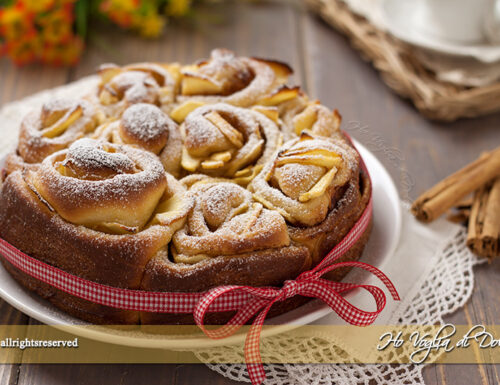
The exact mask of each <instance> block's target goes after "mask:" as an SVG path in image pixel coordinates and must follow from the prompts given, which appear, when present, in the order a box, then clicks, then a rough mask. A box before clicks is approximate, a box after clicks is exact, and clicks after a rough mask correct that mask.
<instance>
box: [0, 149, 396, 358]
mask: <svg viewBox="0 0 500 385" xmlns="http://www.w3.org/2000/svg"><path fill="white" fill-rule="evenodd" d="M353 142H354V145H355V147H356V149H357V150H358V152H359V153H360V155H361V157H362V158H363V159H364V160H365V163H366V165H367V167H368V169H370V168H371V169H372V170H373V169H378V172H379V173H381V175H383V178H384V179H386V180H387V183H384V184H383V185H384V190H385V191H386V192H387V193H388V194H389V196H390V197H391V200H390V201H391V206H392V207H393V208H394V209H395V217H394V218H393V219H394V221H395V230H396V231H395V233H394V234H393V235H392V238H391V244H390V245H389V246H388V251H387V253H386V255H384V256H383V258H382V260H381V261H380V264H379V267H381V266H382V265H383V264H384V261H386V260H387V259H388V257H389V256H391V255H392V254H393V253H394V251H395V250H396V247H397V245H398V242H399V238H400V235H401V227H402V210H401V206H400V204H399V194H398V192H397V189H396V186H395V184H394V181H393V180H392V178H391V176H390V174H389V172H388V171H387V169H386V168H385V167H384V165H383V164H382V163H381V162H380V161H379V160H378V159H377V157H376V156H375V155H374V154H373V153H372V152H371V151H369V150H368V149H367V148H366V147H365V146H363V145H362V144H361V143H359V142H358V141H357V140H356V139H353ZM2 163H3V159H0V164H2ZM371 174H372V175H373V172H372V173H371ZM0 269H2V270H4V271H5V268H4V267H3V265H1V264H0ZM5 273H6V274H9V273H8V272H6V271H5ZM9 276H10V274H9ZM11 278H12V277H11ZM12 281H13V283H14V285H15V287H14V288H13V289H12V290H8V291H6V290H5V287H4V286H3V285H1V284H0V298H2V299H3V300H5V301H6V302H7V303H9V304H10V305H11V306H13V307H15V308H16V309H18V310H19V311H21V312H23V313H24V314H27V315H28V316H30V317H32V318H34V319H36V320H37V321H39V322H42V323H44V324H46V325H50V326H52V327H54V328H56V329H59V330H62V331H66V332H68V331H70V332H71V333H72V334H74V335H77V336H80V337H84V338H89V339H92V340H98V341H102V342H106V343H111V344H115V345H123V346H129V347H138V348H153V349H176V348H182V349H184V350H189V349H195V348H198V349H199V348H210V347H216V346H221V345H233V344H237V343H241V342H243V341H244V338H245V335H244V334H243V333H236V334H234V335H232V336H230V337H227V338H225V339H223V340H212V339H209V338H208V337H206V336H204V335H201V334H200V335H199V336H198V335H197V336H195V337H191V338H172V337H173V336H169V337H170V338H157V337H158V336H157V335H155V338H145V337H137V336H124V335H123V334H121V333H117V332H116V331H115V332H114V333H111V332H110V331H111V330H110V329H106V327H105V326H102V325H93V327H92V328H89V327H87V326H88V325H90V324H89V323H85V321H81V320H79V319H77V318H76V317H72V316H70V315H68V314H65V313H64V312H63V311H62V310H59V309H58V308H56V307H55V306H54V305H53V304H51V303H50V302H49V301H47V300H45V299H43V298H41V297H39V296H38V295H37V294H36V293H32V292H30V291H29V290H28V289H26V288H24V287H23V286H22V285H21V284H19V283H18V282H17V281H16V280H14V279H13V278H12ZM15 289H20V290H21V291H22V293H23V294H21V296H23V295H28V296H31V297H32V298H33V300H34V301H35V302H37V305H39V306H40V307H41V308H42V309H38V310H37V309H36V308H34V307H33V306H30V305H26V304H24V303H22V302H21V299H19V298H16V296H15V295H12V294H11V293H10V291H13V290H14V291H15ZM307 307H312V310H309V311H308V312H306V314H304V315H302V316H301V317H298V318H296V319H293V320H291V321H289V322H287V323H283V324H276V325H273V326H272V327H268V328H265V329H264V330H263V331H262V336H263V337H266V336H270V335H275V334H280V333H283V332H286V331H289V330H292V329H295V328H297V327H299V326H301V325H306V324H309V323H311V322H314V321H316V320H318V319H320V318H322V317H324V316H326V315H328V314H329V313H331V312H332V309H331V308H330V307H329V306H328V305H326V304H323V303H322V302H320V301H319V300H316V301H311V302H308V303H306V304H305V305H302V306H300V307H299V308H297V309H294V310H292V311H291V312H300V309H304V308H306V309H307ZM291 312H288V313H285V314H282V315H279V316H276V317H273V318H271V319H270V320H273V321H275V322H276V321H279V320H280V318H286V316H287V314H289V313H291ZM50 313H52V314H50ZM58 316H59V317H58ZM61 317H62V318H61ZM73 319H74V320H76V321H77V323H76V324H71V323H68V320H70V321H71V320H73ZM82 326H83V327H82ZM101 329H102V330H101ZM150 336H151V335H150Z"/></svg>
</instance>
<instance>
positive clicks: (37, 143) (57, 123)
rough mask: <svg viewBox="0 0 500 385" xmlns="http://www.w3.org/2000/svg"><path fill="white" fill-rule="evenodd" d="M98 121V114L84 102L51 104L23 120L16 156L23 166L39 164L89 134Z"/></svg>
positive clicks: (67, 101) (53, 101)
mask: <svg viewBox="0 0 500 385" xmlns="http://www.w3.org/2000/svg"><path fill="white" fill-rule="evenodd" d="M98 121H99V120H98V114H97V111H96V110H95V108H94V107H93V106H92V104H91V103H89V102H88V101H86V100H70V99H55V100H51V101H50V102H47V103H45V104H44V105H43V106H42V108H41V109H40V110H39V111H33V112H31V113H30V114H28V116H26V117H25V118H24V120H23V122H22V123H21V129H20V131H19V145H18V154H19V155H20V157H21V158H22V159H23V160H24V162H26V163H38V162H41V161H42V160H43V159H45V158H46V157H47V156H48V155H50V154H52V153H54V152H56V151H59V150H62V149H64V148H66V147H68V146H69V145H70V144H71V143H73V142H74V141H75V140H77V139H80V138H83V137H84V136H85V135H86V134H88V133H89V132H92V131H93V130H94V129H95V127H96V126H97V124H98Z"/></svg>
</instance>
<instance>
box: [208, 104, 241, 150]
mask: <svg viewBox="0 0 500 385" xmlns="http://www.w3.org/2000/svg"><path fill="white" fill-rule="evenodd" d="M205 118H206V119H207V120H208V121H210V122H211V123H212V124H213V125H214V126H215V127H217V128H218V129H219V131H220V132H221V133H222V134H223V135H224V136H225V137H226V138H227V139H228V140H229V141H230V142H231V143H232V144H233V145H234V146H235V147H236V148H241V147H243V139H244V138H243V135H242V133H241V132H239V131H238V130H237V129H236V128H234V127H233V126H232V125H231V124H229V123H228V121H227V120H226V119H224V118H223V117H222V116H220V114H219V113H218V112H216V111H211V112H209V113H208V114H206V115H205Z"/></svg>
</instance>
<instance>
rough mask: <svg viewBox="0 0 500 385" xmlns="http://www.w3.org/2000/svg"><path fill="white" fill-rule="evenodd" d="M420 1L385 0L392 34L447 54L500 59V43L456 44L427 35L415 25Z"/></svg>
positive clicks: (416, 44) (383, 8)
mask: <svg viewBox="0 0 500 385" xmlns="http://www.w3.org/2000/svg"><path fill="white" fill-rule="evenodd" d="M418 3H419V1H416V0H385V1H384V4H383V7H382V13H383V17H384V19H385V23H386V25H387V28H388V30H389V32H390V33H391V34H393V35H394V36H396V37H397V38H398V39H400V40H403V41H404V42H406V43H409V44H412V45H415V46H417V47H420V48H424V49H428V50H431V51H434V52H439V53H443V54H447V55H453V56H462V57H471V58H474V59H476V60H479V61H481V62H483V63H493V62H496V61H499V60H500V45H494V44H488V43H486V42H485V43H483V44H474V45H473V44H456V43H453V42H450V41H447V40H444V39H439V38H436V37H430V36H427V35H426V34H425V33H422V32H421V31H419V30H418V28H416V27H415V23H414V17H413V15H415V12H416V7H418Z"/></svg>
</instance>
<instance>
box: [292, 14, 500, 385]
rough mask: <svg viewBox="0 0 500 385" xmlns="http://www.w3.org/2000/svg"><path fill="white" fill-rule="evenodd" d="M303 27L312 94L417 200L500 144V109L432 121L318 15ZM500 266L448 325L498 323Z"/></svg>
mask: <svg viewBox="0 0 500 385" xmlns="http://www.w3.org/2000/svg"><path fill="white" fill-rule="evenodd" d="M301 24H302V28H303V30H304V36H305V38H304V39H305V50H306V54H305V58H306V65H305V68H306V69H307V72H306V74H305V76H306V78H307V79H309V83H310V89H311V91H312V93H313V94H314V95H315V96H318V97H319V98H320V99H321V100H322V101H323V102H324V103H325V104H327V105H329V106H331V107H337V108H339V110H340V112H341V114H342V115H343V116H344V128H347V129H348V131H350V133H351V134H352V135H353V136H354V137H355V138H357V139H358V140H360V141H361V142H362V143H363V144H365V145H366V146H367V147H368V148H370V149H371V150H372V151H374V152H375V154H376V155H377V156H378V158H379V159H380V160H381V161H382V163H384V165H385V166H386V167H387V168H388V170H389V172H390V173H391V176H392V177H393V178H394V180H395V181H396V183H397V184H398V187H399V190H400V193H401V195H402V196H403V197H408V198H410V199H411V198H415V197H416V196H418V194H420V193H421V192H422V191H424V190H425V189H427V188H428V187H430V186H431V185H433V184H434V183H436V182H437V181H439V180H440V179H442V178H443V177H445V176H446V175H449V174H450V173H451V172H453V171H455V170H457V169H458V168H460V167H461V166H463V165H465V164H466V163H468V162H470V161H471V160H473V159H475V158H476V157H477V156H478V155H479V154H480V153H481V152H482V151H485V150H488V149H492V148H495V147H497V146H498V145H500V135H499V130H498V126H499V124H500V114H496V115H492V116H488V117H484V118H478V119H474V120H461V121H459V122H456V123H453V124H440V123H434V122H430V121H427V120H426V119H424V118H422V117H421V116H420V115H419V114H418V113H416V111H415V110H414V108H413V106H411V105H410V104H409V103H408V102H406V101H404V100H401V99H400V98H399V97H398V96H396V95H394V94H393V93H392V92H391V91H390V90H389V89H388V88H387V87H386V86H385V85H384V84H383V83H382V81H381V79H380V78H379V76H378V74H377V73H376V71H375V70H374V69H373V68H372V67H371V66H370V65H369V64H367V63H365V62H363V61H362V60H361V59H360V57H359V55H358V54H357V53H356V52H355V51H354V50H353V49H352V48H351V47H350V45H349V42H348V41H347V40H346V39H345V38H344V37H342V36H340V35H339V34H338V33H336V32H334V31H333V30H332V29H331V28H330V27H329V26H328V25H326V24H325V23H324V22H322V21H319V20H318V19H317V18H316V17H313V16H311V15H303V16H302V17H301ZM408 175H410V176H413V178H411V183H410V184H409V183H406V182H405V176H408ZM417 176H418V178H417ZM499 265H500V261H496V262H495V263H494V264H492V265H491V266H486V265H483V266H480V267H478V268H476V270H475V274H476V288H475V290H474V294H473V296H472V298H471V300H470V301H469V303H468V304H467V305H466V307H465V310H460V311H458V312H456V313H455V314H453V315H450V316H448V317H446V319H445V320H446V321H447V322H452V323H456V324H467V323H471V324H478V323H485V324H488V323H490V324H491V323H495V322H496V321H497V320H498V319H500V305H499V303H498V293H497V290H498V287H499V286H498V283H499V280H500V278H499V277H500V275H498V272H499V271H498V270H499V267H498V266H499ZM466 313H469V314H470V316H469V317H467V316H466ZM499 371H500V369H499V366H498V365H481V366H478V365H435V366H429V367H427V368H426V369H425V371H424V379H425V382H426V384H445V383H450V384H464V385H465V384H476V383H477V384H497V383H498V377H499V375H498V373H499Z"/></svg>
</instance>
